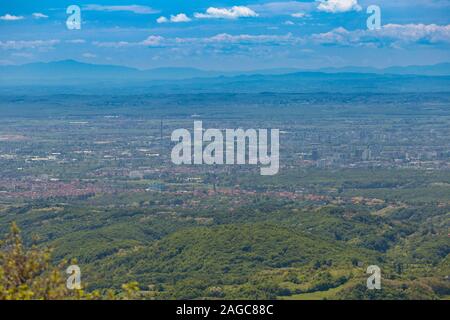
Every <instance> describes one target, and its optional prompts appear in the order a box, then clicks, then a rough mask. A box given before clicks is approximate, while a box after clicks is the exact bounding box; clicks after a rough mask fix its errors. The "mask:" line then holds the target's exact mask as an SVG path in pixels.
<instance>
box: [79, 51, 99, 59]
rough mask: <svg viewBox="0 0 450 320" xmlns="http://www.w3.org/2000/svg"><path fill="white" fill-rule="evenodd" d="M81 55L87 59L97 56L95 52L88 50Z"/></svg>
mask: <svg viewBox="0 0 450 320" xmlns="http://www.w3.org/2000/svg"><path fill="white" fill-rule="evenodd" d="M82 56H83V58H87V59H92V58H97V55H96V54H93V53H90V52H86V53H83V54H82Z"/></svg>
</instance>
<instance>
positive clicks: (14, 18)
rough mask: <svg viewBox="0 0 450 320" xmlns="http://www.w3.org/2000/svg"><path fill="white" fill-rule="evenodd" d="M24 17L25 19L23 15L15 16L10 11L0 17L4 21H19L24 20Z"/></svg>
mask: <svg viewBox="0 0 450 320" xmlns="http://www.w3.org/2000/svg"><path fill="white" fill-rule="evenodd" d="M22 19H23V17H22V16H14V15H11V14H9V13H7V14H5V15H4V16H1V17H0V20H3V21H17V20H22Z"/></svg>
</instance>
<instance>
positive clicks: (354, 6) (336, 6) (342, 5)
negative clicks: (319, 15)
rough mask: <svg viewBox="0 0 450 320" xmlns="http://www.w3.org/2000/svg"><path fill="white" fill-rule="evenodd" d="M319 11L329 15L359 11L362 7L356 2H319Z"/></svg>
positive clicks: (343, 0)
mask: <svg viewBox="0 0 450 320" xmlns="http://www.w3.org/2000/svg"><path fill="white" fill-rule="evenodd" d="M319 2H320V3H319V6H318V7H317V9H318V10H319V11H325V12H330V13H339V12H348V11H361V10H362V7H361V6H360V5H359V4H358V0H319Z"/></svg>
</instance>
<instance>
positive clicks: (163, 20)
mask: <svg viewBox="0 0 450 320" xmlns="http://www.w3.org/2000/svg"><path fill="white" fill-rule="evenodd" d="M156 22H158V23H167V22H170V21H169V19H167V18H166V17H159V18H158V19H156Z"/></svg>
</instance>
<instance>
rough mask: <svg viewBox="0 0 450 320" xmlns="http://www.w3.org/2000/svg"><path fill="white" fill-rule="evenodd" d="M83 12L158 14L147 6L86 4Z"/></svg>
mask: <svg viewBox="0 0 450 320" xmlns="http://www.w3.org/2000/svg"><path fill="white" fill-rule="evenodd" d="M83 10H86V11H109V12H113V11H128V12H133V13H136V14H153V13H158V12H159V11H158V10H155V9H153V8H151V7H147V6H139V5H128V6H103V5H98V4H88V5H86V6H85V7H83Z"/></svg>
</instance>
